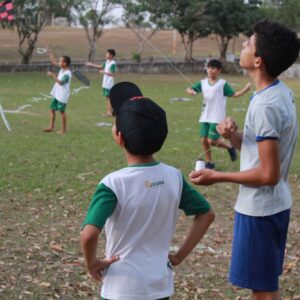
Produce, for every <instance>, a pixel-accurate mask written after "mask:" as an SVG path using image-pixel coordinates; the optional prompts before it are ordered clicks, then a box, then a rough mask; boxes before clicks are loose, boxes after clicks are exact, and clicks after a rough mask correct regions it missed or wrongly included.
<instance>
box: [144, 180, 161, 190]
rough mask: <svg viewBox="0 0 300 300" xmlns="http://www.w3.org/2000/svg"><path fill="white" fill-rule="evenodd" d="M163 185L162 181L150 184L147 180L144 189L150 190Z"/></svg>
mask: <svg viewBox="0 0 300 300" xmlns="http://www.w3.org/2000/svg"><path fill="white" fill-rule="evenodd" d="M163 184H165V182H164V180H160V181H156V182H151V181H149V180H147V181H145V187H146V188H148V189H150V188H154V187H158V186H161V185H163Z"/></svg>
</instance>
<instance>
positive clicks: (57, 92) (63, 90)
mask: <svg viewBox="0 0 300 300" xmlns="http://www.w3.org/2000/svg"><path fill="white" fill-rule="evenodd" d="M57 79H58V80H60V81H61V82H62V84H59V83H57V82H56V83H55V84H54V86H53V88H52V90H51V93H50V94H51V96H52V97H53V98H55V99H56V100H58V101H59V102H61V103H65V104H66V103H68V100H69V97H70V93H71V92H70V86H71V79H72V72H71V70H69V69H67V70H64V69H60V71H59V73H58V76H57Z"/></svg>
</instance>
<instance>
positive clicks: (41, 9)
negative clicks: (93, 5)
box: [13, 0, 71, 64]
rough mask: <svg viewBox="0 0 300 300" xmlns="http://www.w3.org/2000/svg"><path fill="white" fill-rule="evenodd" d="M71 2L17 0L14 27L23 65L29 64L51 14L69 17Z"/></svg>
mask: <svg viewBox="0 0 300 300" xmlns="http://www.w3.org/2000/svg"><path fill="white" fill-rule="evenodd" d="M70 3H71V2H70V0H63V1H60V2H58V1H54V0H40V1H35V0H15V1H14V5H15V20H14V23H13V26H14V27H15V28H16V29H17V32H18V37H19V45H18V46H19V53H20V55H21V56H22V63H24V64H28V63H29V62H30V58H31V56H32V53H33V51H34V48H35V44H36V42H37V40H38V35H39V33H40V32H41V31H42V29H43V27H44V26H45V24H46V21H47V17H48V16H49V15H51V14H54V15H57V16H58V15H62V14H61V13H62V12H64V14H65V15H66V16H67V15H68V13H67V12H68V10H67V9H66V8H67V7H69V6H70Z"/></svg>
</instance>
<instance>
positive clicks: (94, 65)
mask: <svg viewBox="0 0 300 300" xmlns="http://www.w3.org/2000/svg"><path fill="white" fill-rule="evenodd" d="M89 66H90V67H93V68H98V69H100V70H102V69H103V66H102V65H97V64H93V63H90V64H89Z"/></svg>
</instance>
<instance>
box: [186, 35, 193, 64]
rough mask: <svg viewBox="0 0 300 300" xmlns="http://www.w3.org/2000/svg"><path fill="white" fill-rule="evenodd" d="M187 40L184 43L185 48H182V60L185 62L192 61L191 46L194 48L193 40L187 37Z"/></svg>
mask: <svg viewBox="0 0 300 300" xmlns="http://www.w3.org/2000/svg"><path fill="white" fill-rule="evenodd" d="M187 39H188V40H187V41H185V47H184V50H185V57H184V60H185V61H186V62H191V61H193V60H194V59H193V46H194V40H193V38H191V37H188V38H187Z"/></svg>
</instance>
